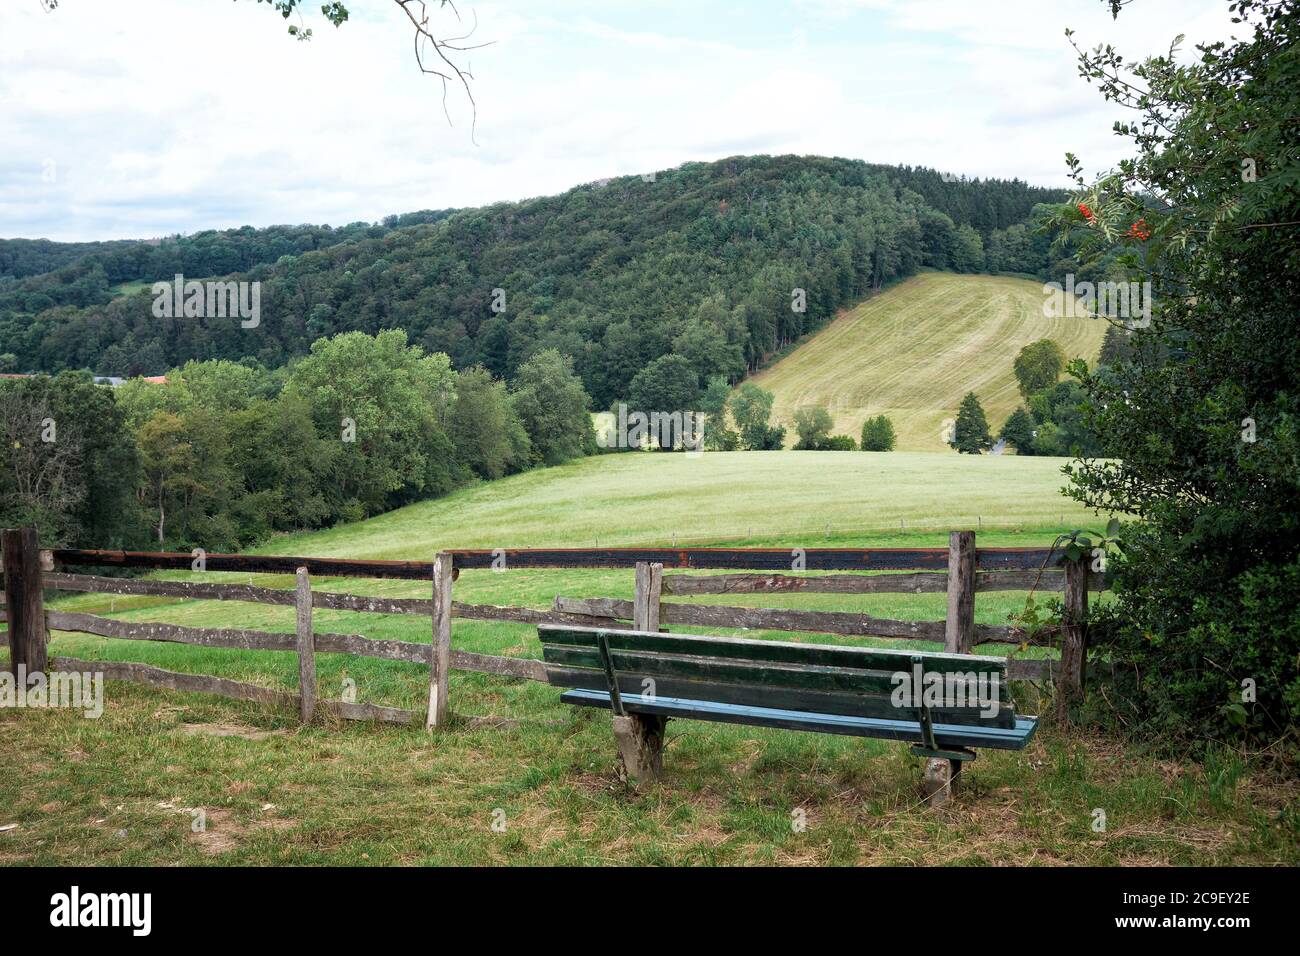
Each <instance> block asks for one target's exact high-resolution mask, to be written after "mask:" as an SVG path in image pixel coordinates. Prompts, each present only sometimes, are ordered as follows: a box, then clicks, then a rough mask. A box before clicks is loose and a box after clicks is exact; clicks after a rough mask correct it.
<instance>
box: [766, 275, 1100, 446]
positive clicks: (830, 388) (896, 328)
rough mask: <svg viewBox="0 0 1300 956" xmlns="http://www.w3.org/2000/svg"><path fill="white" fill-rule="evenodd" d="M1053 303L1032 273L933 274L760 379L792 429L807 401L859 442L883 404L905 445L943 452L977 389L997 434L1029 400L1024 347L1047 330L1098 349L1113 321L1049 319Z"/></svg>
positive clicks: (1082, 351)
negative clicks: (1021, 373) (953, 422)
mask: <svg viewBox="0 0 1300 956" xmlns="http://www.w3.org/2000/svg"><path fill="white" fill-rule="evenodd" d="M1043 301H1044V299H1043V292H1042V286H1041V285H1039V284H1037V283H1034V282H1030V281H1028V280H1026V279H1012V278H1004V277H999V276H978V275H952V274H948V273H937V272H936V273H926V274H924V275H919V276H916V277H914V278H911V279H908V280H907V281H906V282H903V283H902V284H900V285H898V286H895V287H894V288H892V289H889V290H888V291H886V292H884V293H882V294H880V295H878V296H875V297H873V298H870V299H868V300H866V301H865V302H863V303H862V304H861V305H858V306H856V307H855V308H853V309H850V310H848V311H847V312H844V313H843V314H841V315H840V316H839V317H838V318H836V319H835V321H834V322H832V323H831V324H830V325H829V326H827V327H826V329H825V330H823V331H821V332H819V333H818V334H817V335H815V336H813V337H812V338H811V339H810V340H809V341H808V342H807V343H805V344H804V345H802V346H800V347H799V348H798V349H796V350H795V351H794V352H792V353H791V354H790V355H788V356H786V357H785V358H784V359H782V360H781V361H780V362H778V363H776V364H775V365H773V366H772V367H771V368H769V369H765V370H764V371H762V372H760V373H759V374H757V375H755V376H754V377H753V379H752V381H754V382H755V383H757V384H758V385H761V386H762V387H763V388H766V389H770V390H771V391H772V392H774V393H775V395H776V404H775V408H774V411H775V414H776V417H777V418H778V419H779V420H780V421H781V423H782V424H785V425H787V426H789V425H790V422H791V420H792V418H793V415H794V412H795V410H796V409H798V408H799V407H800V406H801V405H824V406H826V408H828V409H829V410H830V412H831V415H832V416H833V417H834V419H835V430H836V433H837V434H847V435H852V436H853V437H854V438H855V439H856V438H857V437H859V434H860V433H861V431H862V422H863V419H865V418H867V417H868V416H869V415H878V414H880V413H881V412H884V413H885V414H886V415H888V416H889V417H890V418H891V419H893V422H894V428H895V430H896V431H897V433H898V448H899V449H900V450H904V451H944V450H947V449H946V446H945V445H944V443H943V440H942V437H941V436H942V433H943V430H944V420H945V419H949V418H955V417H956V414H957V405H958V403H959V402H960V401H961V398H962V396H963V395H965V394H966V393H967V392H971V391H973V392H974V393H975V394H976V395H978V396H979V400H980V402H981V403H982V404H983V405H984V411H985V413H986V414H987V415H988V419H989V426H990V428H991V429H992V430H993V431H994V432H995V433H996V432H997V429H999V428H1000V427H1001V426H1002V423H1003V422H1004V421H1005V420H1006V418H1007V416H1008V415H1010V414H1011V412H1012V411H1013V410H1014V409H1015V407H1016V405H1017V404H1019V403H1020V401H1021V399H1020V393H1019V392H1018V391H1017V390H1016V378H1015V375H1014V374H1013V372H1012V368H1011V363H1012V362H1013V361H1014V360H1015V357H1016V353H1017V352H1018V351H1020V349H1021V348H1022V347H1023V346H1025V345H1028V344H1029V343H1030V342H1033V341H1036V340H1037V339H1043V338H1049V339H1052V340H1053V341H1055V342H1056V343H1057V344H1058V345H1060V346H1061V348H1062V350H1063V351H1064V352H1065V354H1066V356H1067V357H1069V358H1075V357H1080V358H1086V359H1088V360H1093V359H1095V358H1096V357H1097V354H1098V352H1099V351H1100V349H1101V340H1102V337H1103V335H1104V334H1105V331H1106V326H1105V324H1104V323H1103V322H1100V321H1096V320H1081V319H1056V318H1051V319H1049V318H1045V317H1044V316H1043V312H1042V307H1043ZM789 441H790V442H791V443H793V441H794V436H793V429H792V428H791V429H790V435H789Z"/></svg>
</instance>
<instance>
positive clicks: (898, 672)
mask: <svg viewBox="0 0 1300 956" xmlns="http://www.w3.org/2000/svg"><path fill="white" fill-rule="evenodd" d="M537 631H538V636H539V638H540V639H541V642H542V656H543V660H544V661H545V664H546V676H547V679H548V680H549V681H550V682H551V683H552V684H554V685H555V686H557V687H580V688H583V689H586V690H608V689H609V681H608V679H607V677H606V670H605V661H604V659H603V658H602V654H601V644H602V642H603V643H604V645H605V646H606V647H607V648H608V653H609V659H610V660H609V662H610V664H611V665H612V667H613V670H614V673H615V676H616V679H617V682H618V689H619V691H620V692H621V693H622V694H624V695H637V694H645V693H652V694H653V695H654V696H657V697H676V698H684V699H687V700H704V701H715V702H718V703H725V704H744V705H749V706H756V707H775V708H780V709H782V710H794V711H802V712H805V713H820V714H842V715H847V716H854V717H883V718H894V719H899V720H916V719H918V716H917V715H918V712H919V708H920V706H921V705H922V704H923V703H924V704H926V705H928V706H929V712H930V716H931V718H932V719H933V720H934V722H935V723H946V724H966V725H973V726H984V727H1014V726H1015V711H1014V708H1013V707H1012V704H1011V700H1010V697H1011V695H1010V693H1009V689H1008V684H1007V662H1006V658H1003V657H984V656H981V655H974V654H938V653H926V652H918V651H897V650H889V649H884V648H874V647H840V646H834V645H828V644H802V643H788V642H781V641H757V640H751V639H745V638H734V637H711V636H697V635H694V634H666V633H662V632H661V633H654V632H648V631H623V630H604V629H601V628H587V627H566V626H561V625H551V624H543V625H540V626H539V627H538V629H537ZM647 680H649V681H653V684H647V683H646V681H647ZM900 705H901V706H900Z"/></svg>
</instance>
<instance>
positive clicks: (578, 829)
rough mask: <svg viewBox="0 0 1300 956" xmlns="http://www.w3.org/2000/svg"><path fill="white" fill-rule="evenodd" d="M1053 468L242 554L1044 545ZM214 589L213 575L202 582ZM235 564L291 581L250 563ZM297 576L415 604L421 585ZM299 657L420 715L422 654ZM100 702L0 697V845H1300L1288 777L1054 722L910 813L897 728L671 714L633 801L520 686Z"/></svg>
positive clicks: (873, 467) (339, 533)
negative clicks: (18, 704) (357, 718)
mask: <svg viewBox="0 0 1300 956" xmlns="http://www.w3.org/2000/svg"><path fill="white" fill-rule="evenodd" d="M1059 465H1060V462H1059V461H1051V460H1046V459H1030V458H1024V459H1016V458H1011V457H1007V458H1000V459H999V458H978V459H976V458H970V457H966V456H962V457H958V456H956V455H952V456H948V455H924V454H893V455H868V454H863V453H857V454H853V453H813V452H808V453H795V452H778V453H768V454H756V453H748V454H747V453H736V454H728V455H721V454H719V455H705V456H703V457H702V458H699V459H688V458H686V457H685V456H683V455H658V454H643V453H632V454H626V455H621V456H609V457H603V458H597V459H589V460H586V461H582V462H577V463H574V464H571V465H568V466H565V467H562V468H557V469H548V470H545V471H539V472H534V473H531V474H526V475H520V476H516V477H513V478H510V479H506V480H504V481H500V482H495V483H492V484H489V485H484V486H480V487H477V488H471V489H466V490H464V491H462V492H460V493H458V494H455V495H452V496H449V497H448V498H445V499H442V500H440V501H434V502H427V503H423V504H419V505H415V506H412V507H410V508H406V509H403V510H402V511H399V512H394V513H393V514H390V515H386V516H384V517H381V518H378V519H374V520H372V521H368V522H363V523H360V524H356V525H351V526H346V527H341V528H338V529H334V530H331V531H326V532H321V533H317V534H311V535H298V536H292V537H285V538H281V539H277V540H276V541H274V542H273V543H272V544H271V545H269V546H268V547H266V548H263V549H261V550H263V551H266V552H273V553H281V554H304V555H317V556H358V557H372V558H398V557H406V558H427V557H428V556H429V555H431V554H432V553H433V552H434V551H436V550H437V549H439V548H443V547H514V546H539V545H573V546H584V545H590V544H594V543H595V541H596V540H597V539H599V542H600V544H602V545H622V544H633V543H637V544H652V543H661V544H668V543H670V542H671V539H672V536H673V534H674V533H676V534H678V535H679V536H681V538H683V539H684V538H685V537H686V536H688V535H689V536H691V537H692V538H693V539H697V540H695V541H694V543H709V542H710V541H716V542H727V543H737V544H755V545H788V546H791V547H796V546H806V547H816V546H819V545H837V546H844V545H870V546H879V547H887V546H908V545H911V546H921V545H941V544H943V543H944V540H945V534H944V533H943V532H944V531H945V530H946V529H947V528H949V527H969V526H973V524H974V522H973V521H972V520H971V517H972V516H983V521H984V524H985V528H986V529H987V530H986V531H985V532H984V533H983V534H982V535H981V537H980V541H981V542H982V543H984V544H985V545H1035V544H1042V543H1047V542H1050V541H1051V540H1052V538H1053V536H1054V535H1055V533H1056V532H1057V531H1058V530H1059V529H1060V527H1061V525H1060V518H1061V517H1064V518H1065V523H1066V525H1067V526H1069V525H1072V524H1073V525H1077V524H1079V523H1082V519H1083V518H1084V515H1083V513H1082V512H1081V511H1080V510H1079V509H1078V508H1077V507H1074V506H1072V505H1071V504H1070V503H1069V502H1067V501H1066V500H1065V499H1063V498H1060V497H1059V496H1058V495H1057V494H1056V489H1057V488H1058V487H1059V485H1060V484H1061V479H1060V476H1059V474H1058V473H1057V469H1058V468H1059ZM945 515H950V516H952V517H950V518H947V519H945ZM900 517H901V518H902V520H903V522H904V531H902V532H899V531H898V530H897V529H896V525H897V521H898V519H899V518H900ZM994 518H996V521H995V520H994ZM751 524H752V527H753V530H752V533H751V532H750V530H749V526H750V525H751ZM827 525H830V529H829V536H827V529H826V526H827ZM873 529H875V530H873ZM733 536H738V537H733ZM632 577H633V576H632V572H631V571H630V570H629V571H595V572H590V571H511V570H507V571H506V572H503V573H495V572H492V571H467V572H465V573H464V574H462V575H461V578H460V580H459V581H458V582H457V583H456V588H455V594H456V598H457V600H461V601H467V602H473V603H496V604H517V605H519V604H522V605H527V606H532V607H547V606H549V604H550V601H551V599H552V597H553V596H554V595H556V594H566V595H572V596H615V597H630V596H631V594H632ZM221 578H225V579H237V578H238V576H236V575H220V576H218V575H208V576H207V577H206V579H207V580H213V579H221ZM238 579H241V580H245V581H251V582H252V583H258V584H262V585H266V586H280V587H284V586H288V585H290V583H291V582H290V581H289V580H288V579H286V578H285V577H284V576H275V575H262V576H254V577H251V578H250V577H244V578H238ZM318 586H322V585H319V584H318ZM323 586H325V587H327V588H328V589H330V590H338V591H351V592H355V593H374V594H387V595H404V596H414V595H418V596H424V595H426V594H427V587H426V586H425V585H422V584H420V583H419V582H399V581H382V582H381V581H357V580H348V581H330V582H328V584H326V585H323ZM1024 598H1025V595H1024V594H1023V593H1012V592H994V593H988V594H981V595H980V596H979V597H978V599H977V601H976V615H977V620H980V621H982V622H985V623H1002V622H1004V621H1005V620H1006V615H1007V614H1008V613H1009V612H1010V611H1012V610H1014V609H1015V608H1016V607H1017V606H1022V605H1023V602H1024ZM679 600H685V599H679ZM698 600H700V601H703V602H706V603H720V602H725V603H751V604H755V605H766V606H792V607H809V608H811V607H818V608H825V609H843V610H853V609H859V610H870V611H872V612H873V613H877V614H880V615H883V616H888V617H898V618H906V619H915V620H927V619H928V620H934V619H941V618H942V617H943V616H944V607H945V603H944V595H942V594H922V595H915V594H903V595H836V594H824V595H802V596H801V595H775V596H761V597H753V596H750V597H748V598H745V597H738V596H733V597H727V598H725V599H720V598H717V597H711V598H699V599H698ZM58 605H59V607H61V608H63V609H68V610H71V609H80V610H87V611H93V612H95V613H101V614H109V615H114V616H121V617H127V618H132V619H139V620H165V621H171V622H175V623H179V624H190V625H202V626H209V627H212V626H227V627H246V628H259V629H264V630H275V631H285V632H290V631H292V630H293V612H292V609H291V608H284V607H265V606H262V605H253V604H239V603H234V602H228V603H220V602H193V601H191V602H181V601H175V600H172V599H168V598H140V597H125V598H124V597H110V596H107V595H83V596H76V597H70V598H64V599H61V600H60V601H59V602H58ZM315 623H316V627H317V629H318V630H321V631H333V632H339V631H343V632H351V633H363V634H365V635H367V636H370V637H377V638H382V637H387V638H398V639H403V640H415V641H426V640H428V635H429V623H428V621H427V620H425V619H421V618H416V617H402V616H390V615H359V614H354V613H348V612H333V611H321V610H318V611H317V612H316V615H315ZM751 636H761V637H781V638H783V639H796V640H815V641H819V642H835V641H839V642H843V643H855V642H857V639H847V638H839V639H837V638H831V637H824V636H821V635H807V634H804V635H778V634H759V635H751ZM452 641H453V646H456V647H460V648H464V649H467V650H476V651H482V652H489V653H497V654H509V655H514V656H523V657H536V656H539V647H538V644H537V640H536V635H535V633H534V631H533V629H532V628H530V627H526V626H522V625H509V624H493V623H486V622H474V621H462V620H456V621H454V622H453V629H452ZM878 643H881V644H885V645H890V644H891V642H889V641H885V640H881V641H879V642H878ZM909 646H916V645H909ZM999 649H1000V650H1001V649H1003V648H999ZM51 650H52V652H53V653H54V654H67V655H73V656H77V657H82V658H89V659H94V658H112V659H124V660H136V661H144V662H147V663H152V664H155V665H157V666H161V667H165V668H169V669H172V670H180V671H189V672H195V673H207V674H216V675H220V676H225V677H231V678H237V679H241V680H249V681H254V682H257V683H260V684H264V685H267V686H273V687H280V688H284V689H289V690H292V689H294V687H295V685H296V678H297V665H296V658H295V657H294V655H292V654H285V653H274V652H241V651H233V650H225V649H200V648H194V647H187V646H182V645H168V644H157V643H146V642H127V641H112V640H107V639H103V638H97V637H88V636H80V635H69V634H56V635H55V636H54V640H53V643H52V648H51ZM981 650H984V651H988V650H992V649H991V648H987V647H986V648H982V649H981ZM1012 650H1013V652H1014V649H1012ZM318 668H319V680H320V686H321V691H322V694H323V695H325V696H330V697H338V696H339V695H340V689H341V688H342V686H343V682H344V680H345V679H348V680H351V681H354V682H355V684H356V688H357V700H359V701H363V702H376V703H386V704H392V705H397V706H404V707H409V708H413V709H417V710H418V709H420V708H422V707H423V705H424V702H425V700H426V695H427V680H428V671H427V668H425V667H423V666H420V665H415V664H406V663H400V662H389V661H379V660H373V659H362V658H350V657H344V656H341V655H321V656H320V657H319V658H318ZM1017 689H1018V693H1020V694H1021V700H1020V706H1021V708H1022V710H1026V711H1027V712H1031V713H1033V712H1037V711H1038V709H1039V708H1040V706H1042V702H1041V701H1040V700H1038V699H1037V691H1036V689H1035V688H1033V687H1030V686H1026V685H1017ZM106 696H107V701H106V706H105V713H104V716H103V717H101V718H100V719H98V720H86V719H82V718H81V717H79V716H77V715H75V714H74V713H72V712H68V711H29V710H4V711H0V760H3V762H4V765H5V766H6V767H7V768H9V772H7V773H6V774H4V775H0V827H4V826H6V825H8V824H17V826H16V827H14V828H13V829H11V830H7V831H4V832H0V863H10V864H16V863H42V864H55V863H73V864H127V865H131V864H172V863H182V864H202V863H208V862H213V863H239V864H277V863H301V864H307V863H332V864H403V863H438V864H495V863H532V864H539V863H549V864H608V863H670V864H735V863H759V864H763V863H775V864H817V863H829V864H879V863H904V864H905V863H1007V862H1018V863H1030V864H1032V863H1101V864H1136V863H1178V864H1184V863H1201V864H1210V863H1279V862H1282V863H1292V864H1294V863H1296V862H1300V851H1297V846H1300V841H1298V840H1297V839H1296V837H1297V825H1298V823H1300V820H1297V815H1296V813H1295V809H1294V804H1295V801H1294V799H1293V794H1294V790H1293V788H1291V787H1289V786H1288V782H1287V781H1285V780H1279V779H1276V778H1275V777H1274V776H1272V771H1271V770H1269V769H1268V768H1267V767H1265V766H1262V765H1259V764H1257V763H1255V762H1252V761H1251V760H1250V759H1248V758H1246V757H1243V756H1241V755H1237V754H1233V753H1229V752H1225V753H1221V754H1217V755H1216V756H1215V757H1214V758H1213V759H1212V760H1211V761H1209V762H1206V763H1204V764H1201V765H1196V764H1192V763H1187V762H1178V761H1156V760H1151V759H1149V758H1147V757H1145V756H1143V755H1142V754H1141V753H1139V752H1138V751H1137V750H1136V749H1135V748H1133V747H1131V746H1127V745H1124V744H1121V743H1119V742H1116V741H1113V740H1109V739H1104V738H1100V737H1096V736H1087V735H1083V734H1080V733H1078V732H1075V731H1070V730H1066V729H1062V728H1056V727H1052V726H1050V724H1048V725H1045V726H1044V727H1043V728H1042V729H1041V730H1040V733H1039V735H1038V737H1037V738H1036V739H1035V741H1034V742H1033V743H1032V745H1031V746H1030V747H1029V748H1028V749H1027V750H1025V751H1023V752H1020V753H999V752H985V753H983V754H982V755H981V756H980V759H979V760H977V761H976V762H975V763H974V764H973V765H972V766H971V767H970V768H969V770H968V771H967V773H966V774H965V777H966V778H967V779H966V789H965V790H964V791H963V792H961V793H960V794H959V795H958V796H957V798H956V799H955V801H954V802H953V804H951V805H950V807H949V808H946V809H944V810H943V811H939V812H935V811H932V810H930V809H928V808H926V807H925V806H924V805H923V803H922V802H921V798H920V794H919V787H918V784H919V762H918V761H916V760H915V759H914V758H912V757H910V756H909V755H908V753H907V749H906V747H905V746H903V745H900V744H891V743H886V742H883V741H872V740H866V741H863V740H856V739H852V738H838V737H828V736H820V735H811V734H797V733H792V732H786V731H777V730H767V729H755V728H748V727H734V726H725V725H718V724H702V723H697V722H673V723H672V724H670V725H669V746H668V750H667V753H666V756H665V767H666V771H665V776H664V779H663V781H662V782H661V783H660V785H658V786H657V787H655V788H653V789H651V790H649V791H648V792H645V793H640V794H637V793H632V792H630V791H627V790H626V789H624V788H623V787H622V786H621V785H620V784H619V783H618V781H617V776H616V773H615V756H614V745H613V738H612V735H611V734H610V731H609V721H608V718H607V716H606V715H604V714H599V713H595V712H592V711H587V710H585V709H584V710H582V711H581V712H579V711H578V710H577V709H575V708H569V707H566V706H563V705H560V704H559V703H558V702H557V697H558V692H557V691H556V690H554V689H552V688H550V687H548V686H546V685H544V684H539V683H535V682H527V681H518V680H510V679H504V678H499V677H493V676H488V675H482V674H471V673H463V672H453V674H452V677H451V697H450V699H451V706H452V710H453V711H454V712H455V714H456V715H457V718H456V720H455V721H454V723H453V725H452V726H451V727H450V728H449V729H447V730H446V731H443V732H439V733H438V734H436V735H428V734H426V733H425V732H423V731H422V730H421V729H418V728H414V727H412V728H400V727H391V726H374V725H357V724H348V725H334V724H330V723H329V722H328V720H326V721H322V722H320V723H319V724H318V725H314V726H312V727H310V728H306V729H303V728H300V727H299V726H297V724H296V719H295V715H293V714H291V713H287V712H285V711H283V710H275V709H270V708H266V707H261V706H256V705H250V704H240V703H236V702H231V701H225V700H221V699H217V698H212V697H207V696H205V695H197V694H180V693H173V692H165V691H156V690H152V689H148V688H142V687H139V686H136V685H130V684H123V683H116V682H113V683H110V684H109V685H108V690H107V695H106ZM1099 807H1100V808H1102V809H1104V810H1105V811H1106V815H1107V820H1108V823H1107V829H1106V831H1105V832H1102V833H1098V832H1095V831H1094V830H1093V829H1092V825H1093V820H1094V814H1093V811H1094V810H1095V809H1096V808H1099ZM195 808H199V809H202V810H203V811H204V813H205V815H206V829H204V830H202V831H199V832H195V830H194V829H193V828H192V825H191V824H192V820H193V817H192V813H191V811H192V810H193V809H195ZM795 811H802V812H803V814H804V817H805V818H806V822H807V825H806V829H804V830H802V831H798V830H797V829H796V828H795V827H793V826H792V819H794V818H793V816H792V814H794V813H795ZM494 822H495V823H497V824H498V828H497V829H494V828H493V824H494ZM502 822H504V830H502V829H500V824H501V823H502Z"/></svg>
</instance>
